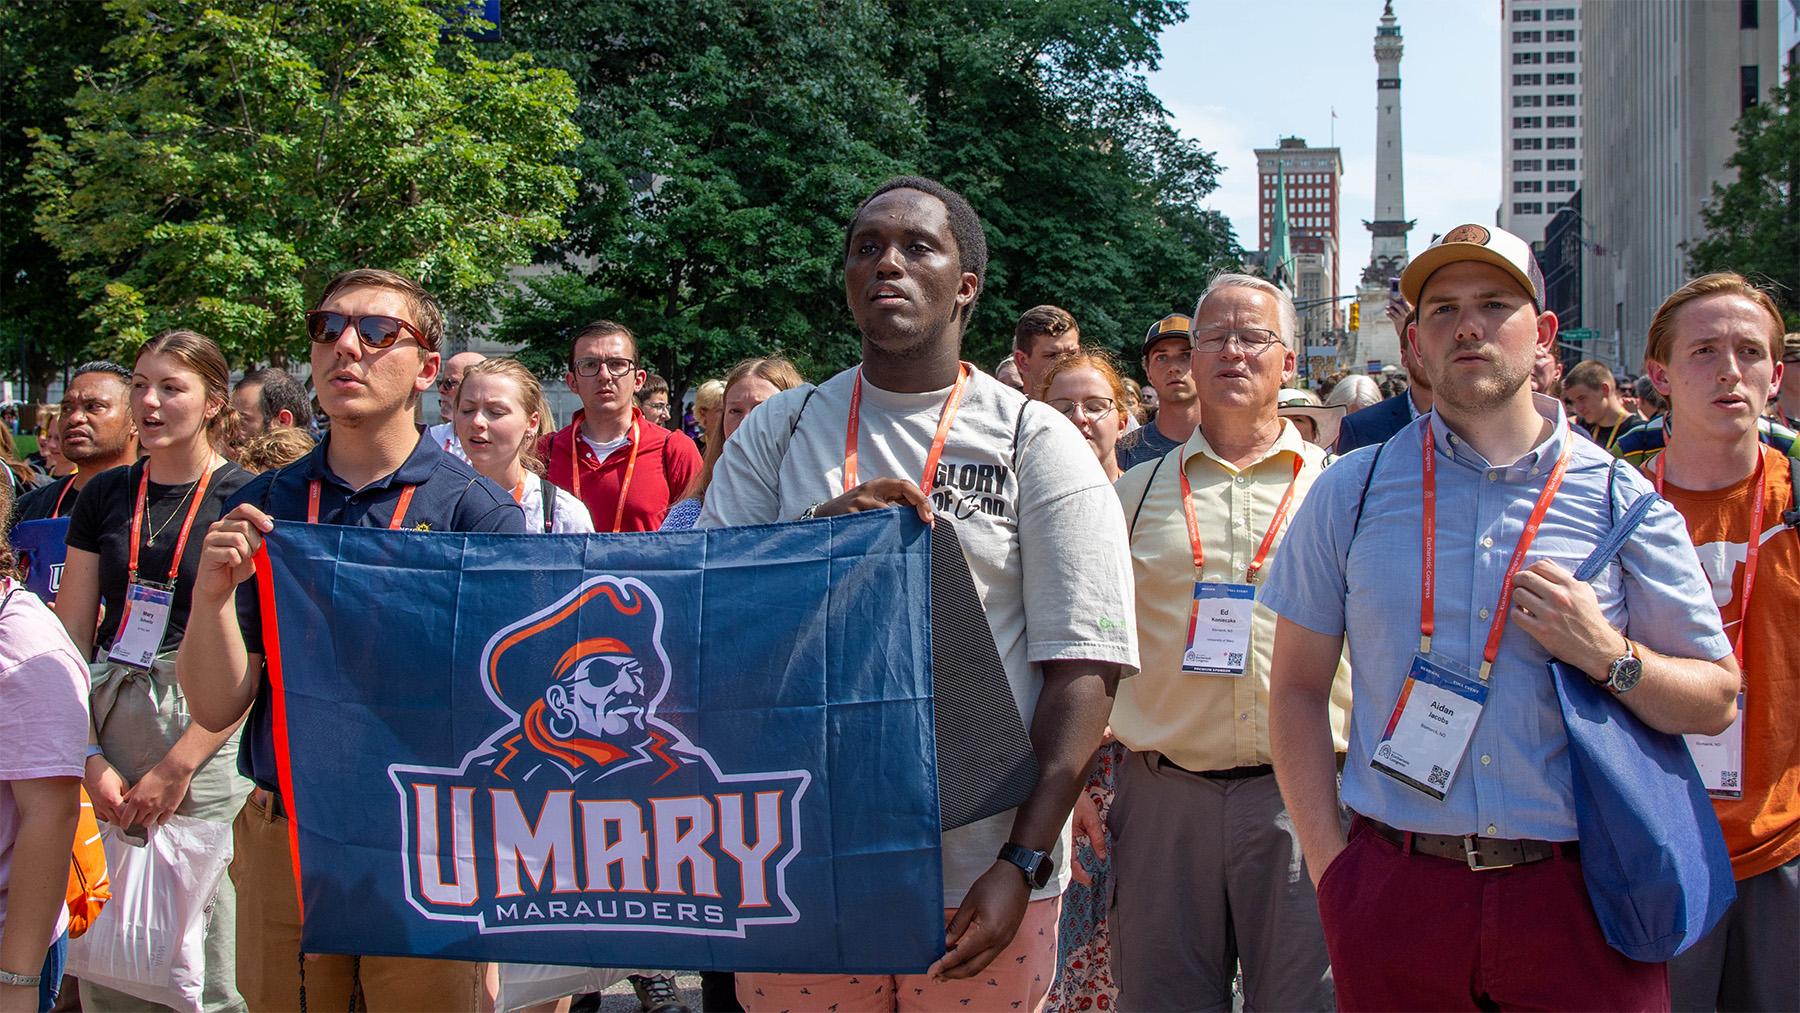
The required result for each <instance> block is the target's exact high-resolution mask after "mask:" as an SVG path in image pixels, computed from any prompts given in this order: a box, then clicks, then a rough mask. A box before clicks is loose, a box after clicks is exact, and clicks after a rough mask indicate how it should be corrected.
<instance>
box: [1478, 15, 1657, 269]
mask: <svg viewBox="0 0 1800 1013" xmlns="http://www.w3.org/2000/svg"><path fill="white" fill-rule="evenodd" d="M1645 2H1647V3H1649V2H1660V0H1645ZM1581 5H1582V0H1501V5H1500V11H1501V18H1500V52H1501V59H1500V73H1501V84H1502V87H1501V89H1500V96H1501V98H1500V101H1501V104H1502V106H1503V107H1504V108H1502V109H1501V110H1500V128H1501V134H1502V142H1501V145H1500V148H1501V156H1502V158H1503V159H1504V162H1503V165H1502V171H1501V174H1500V190H1501V192H1500V210H1499V214H1497V215H1496V216H1495V219H1494V220H1495V221H1496V222H1498V223H1499V225H1500V227H1501V228H1503V229H1505V230H1507V231H1508V232H1511V233H1513V234H1515V235H1517V236H1519V237H1520V238H1522V239H1524V240H1525V241H1526V242H1529V243H1541V242H1543V239H1544V226H1545V225H1547V224H1549V222H1550V219H1551V218H1552V217H1554V216H1555V215H1556V212H1557V211H1558V210H1560V209H1561V208H1562V206H1563V205H1564V204H1567V203H1568V201H1569V198H1570V197H1571V196H1572V195H1574V193H1575V191H1577V190H1579V189H1581V168H1582V167H1581V150H1582V145H1581V118H1582V111H1581V48H1582V42H1581Z"/></svg>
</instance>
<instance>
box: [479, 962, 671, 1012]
mask: <svg viewBox="0 0 1800 1013" xmlns="http://www.w3.org/2000/svg"><path fill="white" fill-rule="evenodd" d="M637 973H638V972H637V971H625V970H620V969H619V968H616V967H562V966H559V965H556V964H501V965H500V999H499V1001H498V1002H496V1003H495V1004H494V1007H495V1009H496V1010H497V1013H511V1011H512V1010H516V1009H524V1008H525V1007H527V1006H535V1005H537V1004H538V1003H540V1002H553V1001H555V1000H557V999H561V998H562V997H563V996H565V995H581V994H582V993H584V992H604V991H606V990H607V989H608V988H611V987H612V986H613V985H615V984H617V983H618V982H621V981H623V980H625V978H626V977H627V976H628V975H633V974H637Z"/></svg>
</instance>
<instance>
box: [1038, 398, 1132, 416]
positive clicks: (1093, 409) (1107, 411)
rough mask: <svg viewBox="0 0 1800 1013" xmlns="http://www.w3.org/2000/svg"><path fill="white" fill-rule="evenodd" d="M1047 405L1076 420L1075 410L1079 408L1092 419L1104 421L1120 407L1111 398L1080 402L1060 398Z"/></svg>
mask: <svg viewBox="0 0 1800 1013" xmlns="http://www.w3.org/2000/svg"><path fill="white" fill-rule="evenodd" d="M1045 403H1046V404H1048V405H1049V406H1050V407H1052V408H1054V409H1056V410H1057V411H1059V412H1062V413H1063V415H1065V416H1067V417H1068V418H1074V417H1075V409H1077V408H1079V409H1081V410H1082V412H1083V413H1084V414H1086V415H1087V417H1088V418H1090V419H1103V418H1105V417H1107V416H1108V415H1111V414H1112V413H1113V410H1114V409H1115V408H1116V407H1118V406H1117V404H1116V403H1115V402H1114V401H1113V399H1112V398H1110V397H1088V398H1082V399H1081V400H1080V401H1071V400H1069V399H1068V398H1066V397H1059V398H1057V399H1056V400H1054V401H1048V402H1045Z"/></svg>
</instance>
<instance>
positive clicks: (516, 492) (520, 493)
mask: <svg viewBox="0 0 1800 1013" xmlns="http://www.w3.org/2000/svg"><path fill="white" fill-rule="evenodd" d="M513 502H514V503H519V504H523V503H524V502H525V480H524V479H522V478H521V479H519V484H518V485H515V486H513Z"/></svg>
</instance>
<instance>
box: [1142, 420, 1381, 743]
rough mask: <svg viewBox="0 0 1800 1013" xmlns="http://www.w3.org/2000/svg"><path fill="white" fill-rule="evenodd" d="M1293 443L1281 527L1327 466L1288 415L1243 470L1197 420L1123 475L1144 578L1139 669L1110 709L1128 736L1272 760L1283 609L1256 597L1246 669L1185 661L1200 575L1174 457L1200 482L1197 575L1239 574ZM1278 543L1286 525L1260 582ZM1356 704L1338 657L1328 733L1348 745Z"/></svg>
mask: <svg viewBox="0 0 1800 1013" xmlns="http://www.w3.org/2000/svg"><path fill="white" fill-rule="evenodd" d="M1296 454H1298V455H1300V460H1301V466H1300V476H1299V479H1298V481H1297V482H1296V483H1295V486H1294V501H1293V503H1292V504H1290V505H1289V507H1288V513H1287V517H1286V518H1285V520H1284V521H1283V523H1282V527H1283V531H1282V532H1281V535H1285V534H1286V530H1285V529H1286V526H1287V524H1288V523H1290V522H1292V521H1293V519H1294V515H1295V514H1296V513H1298V512H1299V510H1300V503H1301V502H1302V501H1303V500H1304V499H1305V497H1306V493H1307V490H1309V489H1311V488H1312V484H1313V482H1314V480H1316V479H1317V478H1318V477H1319V474H1320V473H1321V472H1322V471H1323V470H1324V468H1325V452H1324V451H1323V450H1321V449H1319V448H1318V447H1315V446H1313V445H1312V444H1310V443H1308V442H1306V441H1305V440H1304V439H1302V438H1301V436H1300V433H1299V431H1298V430H1296V429H1295V428H1294V427H1293V426H1292V425H1291V424H1289V423H1288V422H1287V421H1285V420H1283V422H1282V424H1281V435H1280V436H1279V437H1277V438H1276V440H1275V444H1274V446H1272V447H1271V448H1270V449H1269V452H1268V454H1267V455H1265V456H1264V457H1262V458H1260V459H1259V460H1257V461H1255V462H1254V463H1252V464H1250V465H1249V466H1248V467H1246V468H1243V469H1242V470H1239V469H1237V468H1234V467H1232V466H1231V465H1230V464H1228V463H1226V462H1225V461H1223V460H1221V459H1220V458H1219V457H1218V455H1217V454H1215V453H1214V452H1213V449H1212V447H1211V445H1209V444H1208V443H1207V442H1206V436H1205V434H1204V433H1202V432H1201V430H1199V429H1195V430H1194V434H1193V435H1192V436H1191V437H1189V438H1188V441H1187V443H1185V444H1183V445H1182V446H1180V447H1178V448H1176V449H1175V450H1172V451H1170V452H1169V454H1168V456H1166V457H1164V458H1163V459H1162V460H1161V462H1160V464H1161V467H1160V468H1159V467H1158V466H1157V465H1158V463H1159V462H1156V461H1146V462H1144V463H1143V464H1140V465H1138V466H1137V467H1135V468H1133V469H1131V470H1130V471H1128V472H1126V473H1125V474H1124V476H1122V477H1121V478H1120V479H1119V481H1118V483H1117V484H1116V486H1115V489H1116V490H1117V492H1118V494H1119V501H1120V503H1121V504H1122V505H1123V506H1124V508H1125V520H1126V522H1127V523H1128V524H1130V525H1131V567H1132V574H1133V576H1134V577H1135V578H1136V582H1137V621H1138V656H1139V662H1140V671H1139V672H1138V674H1137V675H1135V676H1132V677H1131V678H1128V679H1125V680H1122V681H1121V682H1120V683H1119V691H1118V696H1117V699H1116V700H1115V702H1114V704H1113V712H1112V728H1113V733H1114V734H1115V735H1117V736H1118V738H1119V741H1120V742H1123V743H1124V744H1125V745H1126V746H1127V747H1128V748H1130V749H1133V750H1155V751H1156V752H1159V753H1162V754H1163V755H1164V756H1166V757H1168V758H1169V759H1170V760H1171V761H1173V762H1174V763H1176V764H1177V765H1179V766H1182V767H1186V768H1187V769H1188V770H1223V769H1225V768H1228V767H1247V766H1255V765H1257V764H1264V763H1269V762H1271V757H1270V753H1269V659H1270V655H1271V653H1272V652H1273V650H1274V644H1275V621H1276V616H1275V613H1273V612H1271V611H1269V610H1268V609H1267V608H1265V607H1264V606H1263V605H1262V604H1261V602H1258V603H1257V605H1256V608H1255V613H1254V617H1253V618H1252V620H1251V627H1250V656H1249V658H1248V659H1246V665H1245V672H1244V674H1243V675H1241V676H1236V677H1232V676H1218V675H1197V674H1193V673H1186V672H1183V671H1182V670H1181V657H1182V654H1183V653H1184V652H1185V650H1186V648H1187V632H1188V619H1189V615H1190V613H1191V610H1192V608H1193V601H1194V581H1195V579H1196V577H1195V574H1194V553H1193V549H1192V548H1191V547H1190V546H1189V542H1188V531H1187V520H1186V517H1185V515H1184V514H1183V512H1182V509H1181V478H1180V475H1179V474H1178V473H1177V472H1176V470H1175V464H1176V461H1177V460H1179V461H1180V462H1181V464H1182V466H1183V467H1185V468H1186V469H1187V476H1188V482H1189V483H1190V484H1191V485H1192V486H1193V490H1194V516H1195V519H1196V520H1197V521H1198V522H1199V526H1200V543H1201V546H1202V548H1203V549H1204V550H1205V560H1206V569H1205V572H1204V573H1203V574H1202V575H1200V577H1199V578H1198V579H1201V580H1206V581H1216V582H1229V583H1234V584H1241V583H1243V582H1244V574H1245V571H1246V570H1248V569H1249V566H1250V561H1251V560H1252V559H1254V558H1255V557H1256V548H1257V546H1258V545H1260V544H1261V543H1262V539H1263V535H1264V534H1265V533H1266V532H1267V531H1268V530H1269V522H1270V521H1272V520H1273V519H1274V517H1275V510H1276V508H1277V507H1279V506H1280V504H1281V497H1282V494H1283V493H1285V492H1286V491H1287V486H1288V482H1289V481H1290V480H1293V479H1294V455H1296ZM1152 474H1154V475H1155V478H1154V481H1153V480H1152V478H1151V476H1152ZM1146 487H1147V488H1146ZM1140 503H1141V504H1142V506H1141V507H1140V506H1139V504H1140ZM1134 518H1135V520H1134ZM1280 546H1281V538H1280V535H1278V536H1277V538H1276V541H1275V543H1274V545H1272V546H1271V547H1270V550H1269V554H1268V557H1267V558H1266V559H1265V560H1264V561H1263V566H1262V573H1261V574H1260V576H1259V579H1258V581H1257V586H1258V588H1259V589H1260V587H1261V586H1262V585H1264V584H1266V583H1267V582H1268V578H1269V575H1270V574H1271V573H1272V572H1273V570H1274V568H1275V566H1276V565H1277V562H1278V557H1279V555H1280ZM1349 707H1350V665H1349V663H1348V662H1347V661H1345V662H1340V663H1339V665H1338V671H1337V677H1336V680H1335V681H1334V682H1333V683H1332V690H1331V734H1332V740H1333V742H1334V743H1335V744H1336V747H1337V751H1338V752H1340V753H1342V752H1344V750H1345V741H1346V740H1345V719H1346V714H1347V711H1348V710H1349Z"/></svg>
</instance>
